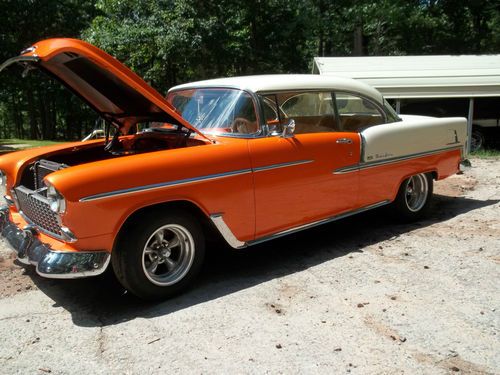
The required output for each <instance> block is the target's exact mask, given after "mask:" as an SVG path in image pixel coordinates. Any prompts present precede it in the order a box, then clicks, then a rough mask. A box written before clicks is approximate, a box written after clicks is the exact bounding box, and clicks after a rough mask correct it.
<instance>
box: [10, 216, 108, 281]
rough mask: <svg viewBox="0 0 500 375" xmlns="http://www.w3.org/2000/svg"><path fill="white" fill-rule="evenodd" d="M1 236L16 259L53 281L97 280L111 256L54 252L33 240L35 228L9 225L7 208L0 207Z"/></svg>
mask: <svg viewBox="0 0 500 375" xmlns="http://www.w3.org/2000/svg"><path fill="white" fill-rule="evenodd" d="M0 232H1V237H2V238H3V239H5V240H6V243H7V244H8V245H10V247H11V249H12V250H14V251H15V252H16V253H17V259H18V260H19V261H20V262H21V263H23V264H28V265H29V264H32V265H35V266H36V272H37V273H38V274H39V275H40V276H43V277H47V278H52V279H75V278H80V277H89V276H97V275H100V274H101V273H103V272H104V271H105V270H106V268H107V267H108V264H109V261H110V259H111V256H110V254H109V253H108V252H106V251H86V252H85V251H78V252H76V251H75V252H69V251H54V250H52V249H51V248H50V247H49V245H47V244H43V243H42V242H40V240H39V239H38V238H37V237H36V234H37V231H36V229H35V227H33V226H31V225H27V226H26V227H25V228H23V229H20V228H19V227H17V226H16V225H15V224H14V223H12V222H11V221H10V217H9V208H8V207H7V206H3V207H0Z"/></svg>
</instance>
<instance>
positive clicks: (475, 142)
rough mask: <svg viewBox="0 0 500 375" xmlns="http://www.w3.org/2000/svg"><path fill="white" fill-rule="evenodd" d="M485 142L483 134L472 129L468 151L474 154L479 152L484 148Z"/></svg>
mask: <svg viewBox="0 0 500 375" xmlns="http://www.w3.org/2000/svg"><path fill="white" fill-rule="evenodd" d="M485 142H486V140H485V139H484V134H483V133H482V132H481V131H480V130H478V129H477V128H476V129H472V134H471V137H470V151H471V152H474V151H477V150H480V149H481V148H483V147H484V144H485Z"/></svg>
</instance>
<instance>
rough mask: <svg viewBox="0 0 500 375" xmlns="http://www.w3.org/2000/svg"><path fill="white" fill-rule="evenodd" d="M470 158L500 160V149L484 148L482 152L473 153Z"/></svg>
mask: <svg viewBox="0 0 500 375" xmlns="http://www.w3.org/2000/svg"><path fill="white" fill-rule="evenodd" d="M470 156H474V157H476V158H481V159H488V158H499V157H500V149H494V148H482V149H480V150H477V151H474V152H471V153H470Z"/></svg>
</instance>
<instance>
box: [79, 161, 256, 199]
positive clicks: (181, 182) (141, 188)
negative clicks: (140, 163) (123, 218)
mask: <svg viewBox="0 0 500 375" xmlns="http://www.w3.org/2000/svg"><path fill="white" fill-rule="evenodd" d="M250 172H252V170H251V169H240V170H237V171H231V172H225V173H217V174H210V175H206V176H200V177H192V178H185V179H182V180H176V181H168V182H160V183H157V184H151V185H143V186H137V187H133V188H128V189H120V190H114V191H109V192H106V193H99V194H94V195H89V196H88V197H83V198H81V199H80V200H79V201H80V202H89V201H94V200H97V199H103V198H109V197H115V196H119V195H125V194H131V193H138V192H143V191H147V190H156V189H161V188H164V187H171V186H177V185H186V184H192V183H195V182H199V181H207V180H215V179H219V178H225V177H231V176H238V175H242V174H246V173H250Z"/></svg>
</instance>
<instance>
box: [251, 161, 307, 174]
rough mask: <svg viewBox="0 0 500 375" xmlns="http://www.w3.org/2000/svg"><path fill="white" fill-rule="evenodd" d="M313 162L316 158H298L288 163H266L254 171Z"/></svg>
mask: <svg viewBox="0 0 500 375" xmlns="http://www.w3.org/2000/svg"><path fill="white" fill-rule="evenodd" d="M312 162H314V160H297V161H290V162H286V163H279V164H271V165H265V166H262V167H256V168H252V170H253V171H254V172H262V171H268V170H270V169H277V168H286V167H293V166H295V165H301V164H308V163H312Z"/></svg>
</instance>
